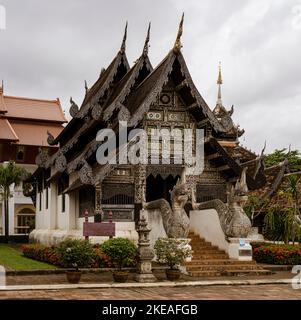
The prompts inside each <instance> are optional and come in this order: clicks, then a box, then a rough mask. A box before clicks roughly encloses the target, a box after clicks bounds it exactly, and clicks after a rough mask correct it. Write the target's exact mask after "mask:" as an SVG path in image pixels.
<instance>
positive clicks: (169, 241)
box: [154, 238, 192, 270]
mask: <svg viewBox="0 0 301 320" xmlns="http://www.w3.org/2000/svg"><path fill="white" fill-rule="evenodd" d="M187 244H188V243H187V240H186V239H176V238H159V239H158V240H157V241H156V243H155V246H154V249H155V253H156V256H157V260H158V262H159V263H162V264H167V265H168V266H169V268H170V269H172V270H175V269H178V267H179V266H180V265H182V264H183V263H184V262H185V260H186V259H187V258H190V257H191V255H192V251H191V247H190V246H189V245H187Z"/></svg>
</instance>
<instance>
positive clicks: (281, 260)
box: [252, 243, 301, 265]
mask: <svg viewBox="0 0 301 320" xmlns="http://www.w3.org/2000/svg"><path fill="white" fill-rule="evenodd" d="M252 247H253V258H254V259H255V260H256V261H257V262H260V263H268V264H288V265H296V264H301V246H300V245H281V244H278V245H277V244H269V243H264V244H259V243H255V244H253V243H252Z"/></svg>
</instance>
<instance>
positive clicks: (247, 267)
mask: <svg viewBox="0 0 301 320" xmlns="http://www.w3.org/2000/svg"><path fill="white" fill-rule="evenodd" d="M186 269H187V271H211V270H213V271H221V272H223V271H232V270H241V271H244V270H262V268H261V267H260V266H258V265H256V264H239V263H237V264H233V265H214V264H213V265H189V266H186Z"/></svg>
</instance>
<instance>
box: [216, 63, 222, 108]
mask: <svg viewBox="0 0 301 320" xmlns="http://www.w3.org/2000/svg"><path fill="white" fill-rule="evenodd" d="M216 83H217V84H218V93H217V102H216V104H218V105H222V104H223V103H222V90H221V85H222V84H223V79H222V66H221V62H219V66H218V78H217V82H216Z"/></svg>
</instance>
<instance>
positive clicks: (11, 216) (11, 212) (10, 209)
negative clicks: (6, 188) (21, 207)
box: [8, 184, 15, 235]
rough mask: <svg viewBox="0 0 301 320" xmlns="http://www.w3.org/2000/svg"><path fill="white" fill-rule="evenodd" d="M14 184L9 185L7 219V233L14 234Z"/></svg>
mask: <svg viewBox="0 0 301 320" xmlns="http://www.w3.org/2000/svg"><path fill="white" fill-rule="evenodd" d="M14 189H15V185H14V184H12V185H11V186H10V193H11V195H12V197H10V198H9V200H8V221H9V234H10V235H12V234H15V191H14Z"/></svg>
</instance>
